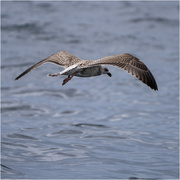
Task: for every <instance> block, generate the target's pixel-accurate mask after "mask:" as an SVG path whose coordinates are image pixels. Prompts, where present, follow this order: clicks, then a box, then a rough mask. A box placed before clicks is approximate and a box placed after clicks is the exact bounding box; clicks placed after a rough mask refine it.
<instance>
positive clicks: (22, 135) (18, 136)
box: [7, 133, 38, 141]
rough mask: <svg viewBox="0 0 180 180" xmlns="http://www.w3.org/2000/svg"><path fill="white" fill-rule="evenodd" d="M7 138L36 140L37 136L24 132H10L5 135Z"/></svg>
mask: <svg viewBox="0 0 180 180" xmlns="http://www.w3.org/2000/svg"><path fill="white" fill-rule="evenodd" d="M7 137H8V138H13V139H23V140H36V141H37V140H38V139H37V138H34V137H31V136H27V135H24V134H18V133H14V134H10V135H7Z"/></svg>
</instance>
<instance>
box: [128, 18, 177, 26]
mask: <svg viewBox="0 0 180 180" xmlns="http://www.w3.org/2000/svg"><path fill="white" fill-rule="evenodd" d="M130 22H133V23H141V22H154V23H161V24H164V25H168V26H169V25H171V26H178V25H179V21H178V20H171V19H167V18H162V17H144V18H134V19H131V20H130Z"/></svg>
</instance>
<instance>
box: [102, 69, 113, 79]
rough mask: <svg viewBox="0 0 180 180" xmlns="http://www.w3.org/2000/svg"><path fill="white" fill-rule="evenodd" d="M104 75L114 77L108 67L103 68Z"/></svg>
mask: <svg viewBox="0 0 180 180" xmlns="http://www.w3.org/2000/svg"><path fill="white" fill-rule="evenodd" d="M103 74H107V75H108V76H110V77H111V76H112V75H111V73H110V72H109V70H108V68H107V67H103Z"/></svg>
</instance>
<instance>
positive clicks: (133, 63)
mask: <svg viewBox="0 0 180 180" xmlns="http://www.w3.org/2000/svg"><path fill="white" fill-rule="evenodd" d="M102 64H106V65H112V66H116V67H119V68H122V69H124V70H125V71H127V72H128V73H130V74H132V75H133V76H135V77H137V78H138V79H139V80H140V81H142V82H143V83H145V84H146V85H148V86H150V87H151V88H152V89H154V90H158V87H157V84H156V80H155V78H154V76H153V75H152V73H151V71H150V70H149V69H148V68H147V66H146V65H145V64H144V63H143V62H142V61H140V60H139V59H138V58H136V57H134V56H132V55H131V54H120V55H114V56H107V57H104V58H101V59H99V60H96V61H91V63H90V64H88V66H95V65H102Z"/></svg>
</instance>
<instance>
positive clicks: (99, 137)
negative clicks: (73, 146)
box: [84, 135, 128, 140]
mask: <svg viewBox="0 0 180 180" xmlns="http://www.w3.org/2000/svg"><path fill="white" fill-rule="evenodd" d="M84 138H91V139H114V140H116V139H128V138H127V137H121V136H111V135H88V136H84Z"/></svg>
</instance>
